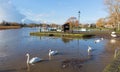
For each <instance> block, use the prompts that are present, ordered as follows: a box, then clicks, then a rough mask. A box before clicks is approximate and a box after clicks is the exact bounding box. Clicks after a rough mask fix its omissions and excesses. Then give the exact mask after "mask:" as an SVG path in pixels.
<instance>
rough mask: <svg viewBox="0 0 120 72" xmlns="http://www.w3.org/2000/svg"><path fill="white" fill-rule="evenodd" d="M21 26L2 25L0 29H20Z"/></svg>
mask: <svg viewBox="0 0 120 72" xmlns="http://www.w3.org/2000/svg"><path fill="white" fill-rule="evenodd" d="M18 28H21V26H0V30H2V29H18Z"/></svg>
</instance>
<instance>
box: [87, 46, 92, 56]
mask: <svg viewBox="0 0 120 72" xmlns="http://www.w3.org/2000/svg"><path fill="white" fill-rule="evenodd" d="M91 51H92V47H90V46H88V55H90V52H91Z"/></svg>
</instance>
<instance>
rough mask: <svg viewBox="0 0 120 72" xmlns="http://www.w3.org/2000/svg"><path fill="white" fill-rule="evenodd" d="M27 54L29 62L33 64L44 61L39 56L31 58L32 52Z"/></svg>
mask: <svg viewBox="0 0 120 72" xmlns="http://www.w3.org/2000/svg"><path fill="white" fill-rule="evenodd" d="M26 56H27V64H33V63H36V62H40V61H42V59H41V58H39V57H33V58H32V59H30V54H28V53H27V54H26Z"/></svg>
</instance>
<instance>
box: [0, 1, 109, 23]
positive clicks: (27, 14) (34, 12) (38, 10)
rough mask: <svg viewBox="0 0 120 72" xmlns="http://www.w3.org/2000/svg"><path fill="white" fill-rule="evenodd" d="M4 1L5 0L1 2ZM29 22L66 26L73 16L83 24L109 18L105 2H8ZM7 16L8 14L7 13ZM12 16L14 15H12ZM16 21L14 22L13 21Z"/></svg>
mask: <svg viewBox="0 0 120 72" xmlns="http://www.w3.org/2000/svg"><path fill="white" fill-rule="evenodd" d="M0 1H3V0H0ZM6 2H8V3H10V5H12V7H14V8H12V9H15V10H16V11H17V12H18V13H19V15H18V16H20V14H21V15H23V16H22V17H21V19H22V18H23V19H22V21H24V22H27V20H29V21H30V20H31V21H33V22H38V23H39V22H49V23H57V24H64V23H65V22H66V20H67V19H68V18H70V17H71V16H74V17H78V11H80V12H81V13H80V22H81V23H95V22H96V21H97V20H98V19H99V18H102V17H105V16H107V12H106V10H105V6H104V2H103V0H6ZM6 14H7V13H6ZM11 15H12V14H11ZM13 21H14V20H13Z"/></svg>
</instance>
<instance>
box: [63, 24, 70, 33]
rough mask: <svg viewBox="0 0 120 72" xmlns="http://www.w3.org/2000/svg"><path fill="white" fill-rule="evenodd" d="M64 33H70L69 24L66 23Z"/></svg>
mask: <svg viewBox="0 0 120 72" xmlns="http://www.w3.org/2000/svg"><path fill="white" fill-rule="evenodd" d="M62 28H63V31H64V32H69V30H70V24H69V23H65V24H63V25H62Z"/></svg>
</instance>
